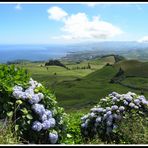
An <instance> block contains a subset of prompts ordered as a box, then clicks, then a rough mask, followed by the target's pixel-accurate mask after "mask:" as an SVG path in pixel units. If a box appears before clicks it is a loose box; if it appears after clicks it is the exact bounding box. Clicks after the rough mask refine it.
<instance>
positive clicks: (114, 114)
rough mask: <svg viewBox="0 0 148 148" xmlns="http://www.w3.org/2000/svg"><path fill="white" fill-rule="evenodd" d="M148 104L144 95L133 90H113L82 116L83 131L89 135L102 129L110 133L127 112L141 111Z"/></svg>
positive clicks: (85, 134)
mask: <svg viewBox="0 0 148 148" xmlns="http://www.w3.org/2000/svg"><path fill="white" fill-rule="evenodd" d="M147 106H148V101H147V100H146V98H145V97H144V96H143V95H141V96H140V95H136V94H135V93H132V92H128V93H127V94H118V93H117V92H112V93H111V94H109V95H108V96H107V97H106V98H102V99H101V100H100V103H99V104H98V105H97V106H95V107H94V108H92V109H91V110H90V112H89V113H88V114H86V115H84V116H83V117H82V118H81V121H82V123H81V129H82V133H83V135H84V136H89V134H90V133H93V135H96V134H97V133H99V132H100V131H102V132H103V133H105V134H106V135H110V134H111V133H113V131H114V130H115V129H117V127H118V124H117V123H119V121H121V120H122V119H123V118H124V117H125V116H124V115H125V114H126V112H130V111H131V110H137V111H139V110H142V109H144V108H145V107H147Z"/></svg>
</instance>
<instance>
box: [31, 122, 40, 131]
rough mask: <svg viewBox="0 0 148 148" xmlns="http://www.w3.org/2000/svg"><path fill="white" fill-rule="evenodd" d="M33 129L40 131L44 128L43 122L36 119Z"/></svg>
mask: <svg viewBox="0 0 148 148" xmlns="http://www.w3.org/2000/svg"><path fill="white" fill-rule="evenodd" d="M32 129H33V130H34V131H38V132H39V131H40V130H41V129H42V124H41V123H40V122H39V121H34V122H33V125H32Z"/></svg>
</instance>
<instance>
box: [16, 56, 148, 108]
mask: <svg viewBox="0 0 148 148" xmlns="http://www.w3.org/2000/svg"><path fill="white" fill-rule="evenodd" d="M61 62H62V63H63V64H65V65H66V66H67V67H68V68H69V69H70V70H67V69H65V68H63V67H59V66H48V69H47V67H44V66H41V65H44V63H27V64H24V65H19V66H21V67H25V68H26V69H27V70H28V71H29V73H30V74H31V76H32V77H33V78H34V79H35V80H38V81H40V82H41V83H42V84H44V85H45V86H46V87H47V88H49V89H51V90H52V91H53V93H55V95H56V97H57V100H58V102H59V104H60V105H61V106H63V107H64V108H65V109H66V110H68V111H71V110H76V109H83V108H84V107H85V108H86V109H87V108H89V107H90V106H93V105H94V104H96V103H97V102H98V99H99V98H101V97H104V96H106V95H107V94H108V93H110V92H112V91H117V92H119V93H127V92H128V91H132V92H136V93H138V94H139V93H141V88H147V86H148V78H147V76H148V70H147V69H148V63H146V62H145V63H142V62H139V61H136V60H124V61H119V62H117V63H115V59H114V57H113V56H107V57H103V58H97V59H92V60H84V61H81V62H74V61H71V62H69V61H66V60H65V61H64V60H63V61H61ZM88 63H89V64H90V66H91V68H90V69H87V68H85V69H83V67H87V66H88ZM107 63H110V64H112V65H113V66H105V65H106V64H107ZM114 63H115V64H114ZM120 67H121V68H122V69H123V70H124V75H125V79H124V80H122V81H121V83H122V84H123V85H121V84H116V83H113V84H112V83H110V80H111V79H112V78H113V77H114V76H115V75H116V74H117V72H118V71H119V68H120ZM129 76H130V77H129ZM131 86H134V88H133V87H131ZM135 87H138V89H135ZM139 87H140V88H139ZM144 94H145V95H146V96H148V91H146V90H144Z"/></svg>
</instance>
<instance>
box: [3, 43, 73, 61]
mask: <svg viewBox="0 0 148 148" xmlns="http://www.w3.org/2000/svg"><path fill="white" fill-rule="evenodd" d="M71 51H72V48H70V46H66V45H0V63H6V62H8V61H14V60H30V61H46V60H49V59H55V58H61V57H63V56H65V55H66V54H67V53H68V52H71Z"/></svg>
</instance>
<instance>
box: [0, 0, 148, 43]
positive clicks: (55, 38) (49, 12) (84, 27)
mask: <svg viewBox="0 0 148 148" xmlns="http://www.w3.org/2000/svg"><path fill="white" fill-rule="evenodd" d="M118 40H119V41H140V42H142V41H148V3H134V4H131V3H129V4H127V3H118V4H117V3H116V4H111V3H90V2H89V3H57V2H56V3H39V4H33V3H31V4H26V3H19V4H18V3H13V4H12V3H10V4H8V3H7V4H6V3H0V44H48V43H49V44H50V43H73V42H88V41H118Z"/></svg>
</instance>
